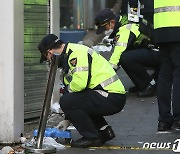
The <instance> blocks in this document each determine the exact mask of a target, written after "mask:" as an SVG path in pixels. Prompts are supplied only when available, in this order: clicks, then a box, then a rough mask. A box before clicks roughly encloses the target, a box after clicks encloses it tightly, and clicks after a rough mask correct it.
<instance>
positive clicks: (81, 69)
mask: <svg viewBox="0 0 180 154" xmlns="http://www.w3.org/2000/svg"><path fill="white" fill-rule="evenodd" d="M82 71H88V67H76V68H74V69H73V70H72V71H71V72H72V74H73V73H75V72H82Z"/></svg>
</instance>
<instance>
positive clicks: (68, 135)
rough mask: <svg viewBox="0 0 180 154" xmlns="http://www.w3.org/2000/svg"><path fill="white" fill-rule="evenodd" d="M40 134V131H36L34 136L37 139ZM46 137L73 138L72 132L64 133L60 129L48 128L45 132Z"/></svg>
mask: <svg viewBox="0 0 180 154" xmlns="http://www.w3.org/2000/svg"><path fill="white" fill-rule="evenodd" d="M37 134H38V130H37V129H36V130H34V132H33V135H34V137H36V136H37ZM44 136H45V137H52V138H58V137H61V138H71V132H70V131H68V130H67V131H62V130H59V129H58V128H46V129H45V132H44Z"/></svg>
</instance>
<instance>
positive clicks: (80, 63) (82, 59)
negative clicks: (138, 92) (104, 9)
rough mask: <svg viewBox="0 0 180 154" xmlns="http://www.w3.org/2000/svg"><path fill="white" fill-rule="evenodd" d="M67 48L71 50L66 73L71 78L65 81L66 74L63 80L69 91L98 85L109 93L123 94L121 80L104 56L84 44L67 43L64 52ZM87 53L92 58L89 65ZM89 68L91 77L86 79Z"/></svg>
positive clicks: (67, 50) (77, 90) (92, 87)
mask: <svg viewBox="0 0 180 154" xmlns="http://www.w3.org/2000/svg"><path fill="white" fill-rule="evenodd" d="M69 50H71V51H72V52H71V54H70V55H69V58H68V65H69V73H68V74H69V76H70V79H71V80H70V81H67V76H65V78H64V80H65V84H68V86H69V90H70V91H72V92H79V91H82V90H84V89H85V88H89V89H94V88H95V87H97V86H98V85H100V86H101V87H102V88H103V89H104V90H105V91H108V92H110V93H120V94H125V89H124V86H123V84H122V82H121V81H120V80H119V78H118V76H117V74H116V72H115V71H114V70H113V68H112V67H111V65H110V64H109V62H108V61H107V60H106V59H105V58H104V57H102V56H101V55H99V54H97V53H96V52H95V51H94V50H93V49H91V48H88V47H87V46H84V45H79V44H74V43H68V46H67V48H66V53H68V52H69ZM88 55H90V56H91V58H92V62H91V66H89V61H88ZM89 67H91V68H89ZM90 70H91V77H90V80H89V81H88V75H89V71H90Z"/></svg>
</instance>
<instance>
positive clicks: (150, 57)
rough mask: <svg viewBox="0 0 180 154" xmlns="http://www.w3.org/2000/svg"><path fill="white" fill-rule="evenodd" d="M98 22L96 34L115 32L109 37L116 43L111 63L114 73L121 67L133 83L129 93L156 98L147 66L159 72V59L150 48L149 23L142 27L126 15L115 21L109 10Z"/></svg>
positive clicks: (102, 13)
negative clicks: (130, 20) (129, 19)
mask: <svg viewBox="0 0 180 154" xmlns="http://www.w3.org/2000/svg"><path fill="white" fill-rule="evenodd" d="M95 22H96V25H97V26H98V29H97V33H103V32H104V31H105V33H107V32H106V31H110V30H112V29H113V32H112V33H111V35H110V37H114V38H116V43H115V47H114V51H113V53H112V55H111V58H110V60H109V62H110V63H111V65H112V67H113V68H114V69H115V70H116V69H117V68H118V66H119V65H121V66H122V67H123V69H124V70H125V71H126V73H127V74H128V76H129V77H130V79H131V80H132V81H133V83H134V84H135V87H133V88H131V89H129V91H130V92H137V96H139V97H148V96H153V95H154V94H155V91H156V87H155V86H156V85H155V83H156V82H155V79H154V78H153V77H152V76H151V75H149V74H148V72H147V71H146V68H145V67H150V68H154V69H155V70H156V71H158V69H159V66H160V63H159V59H160V57H159V52H157V51H155V50H154V49H151V47H152V44H151V41H150V39H149V38H150V37H148V36H146V35H145V34H149V35H150V33H151V32H150V31H149V30H148V26H146V23H145V24H144V23H142V24H143V25H142V26H141V25H140V24H136V23H131V22H129V21H128V20H127V16H124V17H122V16H120V17H119V18H118V19H116V17H115V15H113V12H112V11H111V10H110V9H104V10H101V11H100V12H99V13H98V14H97V16H96V18H95ZM140 30H141V31H140ZM150 45H151V47H150Z"/></svg>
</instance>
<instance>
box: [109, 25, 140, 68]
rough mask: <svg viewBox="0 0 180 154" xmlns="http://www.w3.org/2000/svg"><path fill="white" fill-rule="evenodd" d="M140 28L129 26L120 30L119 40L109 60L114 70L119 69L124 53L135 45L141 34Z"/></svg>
mask: <svg viewBox="0 0 180 154" xmlns="http://www.w3.org/2000/svg"><path fill="white" fill-rule="evenodd" d="M138 28H139V27H138V26H136V24H127V25H124V26H122V27H120V28H119V32H118V33H117V34H116V36H117V37H119V38H118V40H117V42H116V45H115V47H114V51H113V53H112V55H111V57H110V60H109V62H110V64H111V65H112V66H113V68H114V69H117V67H118V63H119V61H120V58H121V55H122V53H123V52H124V51H125V50H126V49H127V48H129V46H131V45H132V44H133V43H134V41H135V39H136V37H137V36H138V35H139V34H140V32H139V30H138Z"/></svg>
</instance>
